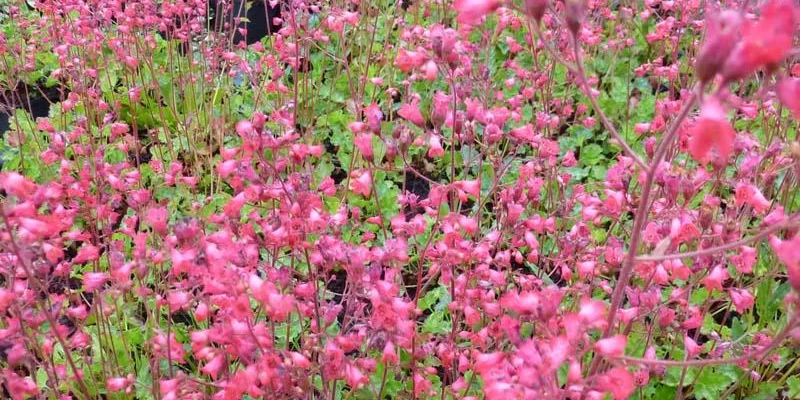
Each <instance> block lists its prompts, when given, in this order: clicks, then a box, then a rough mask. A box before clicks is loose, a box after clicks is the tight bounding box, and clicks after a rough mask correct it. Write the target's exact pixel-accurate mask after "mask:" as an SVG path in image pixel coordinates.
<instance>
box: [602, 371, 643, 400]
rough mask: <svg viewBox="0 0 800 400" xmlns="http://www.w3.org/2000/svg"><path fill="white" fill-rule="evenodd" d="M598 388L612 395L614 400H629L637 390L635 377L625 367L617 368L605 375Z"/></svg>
mask: <svg viewBox="0 0 800 400" xmlns="http://www.w3.org/2000/svg"><path fill="white" fill-rule="evenodd" d="M598 386H599V389H600V390H602V391H604V392H608V393H611V397H613V398H614V400H623V399H627V398H628V397H630V395H631V394H633V391H634V390H636V382H635V381H634V379H633V375H631V373H630V372H628V370H627V369H625V367H615V368H612V369H611V370H609V371H608V372H606V373H605V374H603V375H602V376H601V377H600V379H599V380H598Z"/></svg>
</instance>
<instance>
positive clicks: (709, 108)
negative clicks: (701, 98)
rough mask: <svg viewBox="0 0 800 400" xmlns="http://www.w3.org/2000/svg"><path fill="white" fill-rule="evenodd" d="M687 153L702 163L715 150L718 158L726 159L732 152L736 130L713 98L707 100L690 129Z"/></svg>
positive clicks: (705, 161)
mask: <svg viewBox="0 0 800 400" xmlns="http://www.w3.org/2000/svg"><path fill="white" fill-rule="evenodd" d="M691 134H692V136H691V138H690V139H689V153H691V155H692V157H694V159H695V160H697V161H699V162H700V163H702V164H705V163H707V162H708V159H709V153H710V152H711V150H712V149H713V150H715V151H716V152H717V154H718V155H719V157H720V158H722V159H727V158H728V156H729V155H730V154H731V153H732V152H733V142H734V140H736V132H735V131H734V130H733V127H732V126H731V124H730V122H728V118H727V116H726V115H725V110H724V109H723V108H722V105H721V104H719V101H717V100H716V99H714V98H711V99H709V100H707V101H706V102H705V103H704V104H703V107H702V109H701V111H700V118H698V119H697V121H696V122H695V125H694V126H693V127H692V129H691Z"/></svg>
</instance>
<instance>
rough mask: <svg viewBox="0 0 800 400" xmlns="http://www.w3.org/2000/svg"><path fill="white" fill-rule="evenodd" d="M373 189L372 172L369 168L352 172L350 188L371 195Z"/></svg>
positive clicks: (354, 191) (367, 195)
mask: <svg viewBox="0 0 800 400" xmlns="http://www.w3.org/2000/svg"><path fill="white" fill-rule="evenodd" d="M371 189H372V174H371V173H370V171H369V170H368V169H360V170H355V171H353V172H352V173H351V174H350V190H351V191H352V192H353V193H356V194H360V195H362V196H364V197H369V194H370V193H371V191H372V190H371Z"/></svg>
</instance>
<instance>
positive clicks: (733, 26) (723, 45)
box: [694, 10, 742, 82]
mask: <svg viewBox="0 0 800 400" xmlns="http://www.w3.org/2000/svg"><path fill="white" fill-rule="evenodd" d="M741 23H742V16H741V14H740V13H739V12H737V11H734V10H726V11H723V12H721V13H720V14H718V15H717V16H715V18H711V19H710V20H709V21H708V26H707V30H706V39H705V42H703V47H702V48H701V49H700V53H698V55H697V61H695V64H694V68H695V70H696V71H697V78H698V79H699V80H700V81H701V82H708V81H710V80H711V79H713V78H714V76H715V75H716V74H717V72H719V70H720V68H722V65H723V64H724V63H725V60H727V58H728V56H729V55H730V53H731V50H732V49H733V47H734V46H736V43H737V42H738V41H739V26H740V25H741Z"/></svg>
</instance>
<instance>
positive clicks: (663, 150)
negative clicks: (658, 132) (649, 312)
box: [589, 84, 702, 375]
mask: <svg viewBox="0 0 800 400" xmlns="http://www.w3.org/2000/svg"><path fill="white" fill-rule="evenodd" d="M701 91H702V85H700V84H698V85H696V86H695V89H694V90H692V95H691V97H690V98H689V99H688V100H687V101H686V103H685V104H684V105H683V109H682V110H681V111H680V113H679V114H678V117H677V118H676V119H675V120H674V121H673V123H672V125H671V126H670V127H669V129H668V130H667V132H666V134H664V138H663V140H662V142H661V144H660V145H659V147H658V149H656V152H655V154H654V156H653V160H652V161H651V164H650V168H649V169H648V171H647V179H646V181H645V184H644V187H643V189H642V197H641V199H640V200H639V207H638V208H637V209H636V214H635V216H634V223H633V230H632V234H631V241H630V247H629V248H628V253H627V254H626V255H625V260H624V263H623V265H622V269H621V270H620V272H619V278H617V283H616V284H615V286H614V292H613V293H612V294H611V305H610V306H609V310H608V317H607V319H606V329H605V332H604V333H603V337H608V336H609V335H610V334H611V332H612V331H613V329H614V322H616V317H617V310H619V307H620V305H621V303H622V297H623V295H624V294H625V288H626V287H627V286H628V283H629V282H630V279H631V273H632V272H633V267H634V265H636V252H637V251H638V249H639V243H640V242H641V239H642V233H643V232H644V226H645V224H646V223H647V213H648V212H649V210H650V196H651V195H652V194H653V183H654V182H655V175H656V172H657V171H658V167H659V165H660V164H661V161H663V160H664V157H666V155H667V151H668V149H669V147H670V145H671V144H672V142H673V140H674V139H675V137H676V136H677V134H678V128H679V127H680V126H681V124H682V123H683V121H684V120H685V119H686V117H687V116H688V115H689V112H690V111H691V110H692V108H693V107H694V104H695V102H696V100H697V97H698V95H697V93H698V92H701ZM600 359H601V358H600V357H597V358H595V359H594V360H593V361H592V365H591V367H590V368H589V371H590V372H589V373H590V375H591V374H592V373H594V372H595V371H596V370H597V368H598V367H599V361H600Z"/></svg>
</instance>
